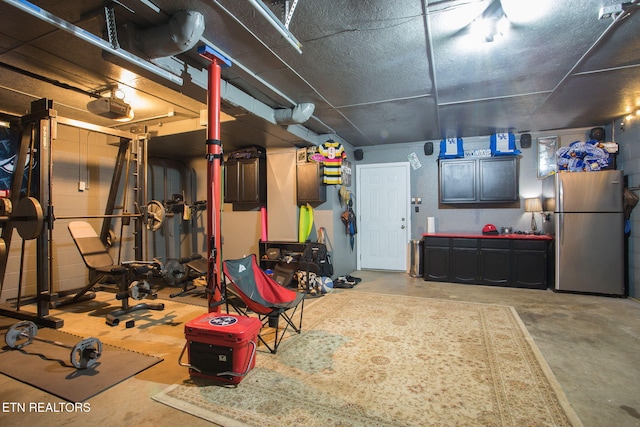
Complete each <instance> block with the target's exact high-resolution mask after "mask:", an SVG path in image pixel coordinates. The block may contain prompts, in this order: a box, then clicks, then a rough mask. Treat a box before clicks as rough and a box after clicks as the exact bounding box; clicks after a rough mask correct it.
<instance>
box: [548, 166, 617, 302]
mask: <svg viewBox="0 0 640 427" xmlns="http://www.w3.org/2000/svg"><path fill="white" fill-rule="evenodd" d="M623 191H624V183H623V176H622V171H619V170H606V171H599V172H563V173H558V174H555V175H552V176H550V177H548V178H546V179H545V180H544V182H543V188H542V194H543V206H544V207H545V210H546V211H548V212H553V221H552V224H550V225H551V226H552V228H553V231H552V232H553V234H554V243H555V261H556V262H555V289H556V290H557V291H569V292H583V293H594V294H603V295H611V296H623V295H624V293H625V291H624V289H625V286H624V213H623Z"/></svg>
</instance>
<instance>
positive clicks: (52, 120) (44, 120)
mask: <svg viewBox="0 0 640 427" xmlns="http://www.w3.org/2000/svg"><path fill="white" fill-rule="evenodd" d="M58 124H65V125H68V126H73V127H77V128H82V129H86V130H90V131H93V132H97V133H102V134H106V135H110V136H115V137H119V138H120V143H119V150H118V156H117V159H116V165H115V170H114V174H113V178H112V181H111V187H110V190H109V196H108V199H107V203H106V207H105V213H104V215H93V216H84V217H82V216H76V217H71V216H60V217H58V219H72V218H89V217H90V218H103V222H102V228H101V232H100V239H101V240H102V241H103V243H105V244H107V241H108V236H109V231H110V227H111V222H112V219H113V218H123V219H124V218H134V236H135V239H134V244H135V248H134V249H135V257H136V258H137V259H142V249H143V247H144V245H143V234H144V233H143V223H147V221H148V218H147V211H146V209H142V211H141V212H139V213H136V214H120V215H118V214H114V210H115V209H116V198H117V196H118V190H119V188H120V180H121V177H122V172H123V169H124V166H125V165H126V164H127V162H128V161H129V159H128V157H127V154H128V152H129V150H131V149H132V135H131V134H130V133H127V132H123V131H119V130H116V129H110V128H105V127H102V126H97V125H92V124H89V123H85V122H81V121H78V120H73V119H68V118H64V117H58V115H57V111H56V110H54V109H53V101H51V100H48V99H40V100H38V101H34V102H32V103H31V113H30V114H27V115H25V116H23V117H21V119H20V127H21V137H20V141H19V145H18V147H17V153H16V158H15V163H14V164H15V167H14V172H13V180H12V183H11V189H10V194H9V200H10V206H18V205H19V203H20V200H21V197H22V196H24V194H21V192H22V186H23V181H24V170H23V168H22V167H20V165H25V164H26V162H27V160H28V159H29V157H28V156H30V155H31V156H33V155H35V154H37V157H38V159H37V162H35V167H34V171H33V178H34V182H33V183H31V182H29V183H28V186H29V187H28V189H27V194H26V195H27V196H32V197H33V198H34V199H35V202H34V203H35V205H36V206H38V205H39V206H42V212H41V218H37V216H39V215H40V212H37V213H34V214H33V215H30V216H28V217H16V216H11V215H8V216H3V217H2V218H1V219H2V220H3V222H4V224H2V233H1V235H0V247H3V250H1V251H0V280H1V282H0V291H1V290H2V285H3V284H4V280H5V273H6V268H7V262H8V257H9V252H10V246H11V239H12V236H13V229H14V228H17V226H18V224H19V223H20V222H24V221H28V222H30V227H31V228H37V229H36V230H35V231H34V234H37V237H36V259H37V265H36V296H35V302H36V304H37V312H36V313H35V314H34V313H29V312H25V311H21V310H20V309H19V303H20V298H18V307H17V308H13V307H11V306H10V305H9V304H7V303H4V304H0V315H5V316H8V317H13V318H17V319H21V320H30V321H34V322H36V323H38V324H41V325H43V326H46V327H50V328H61V327H62V326H63V320H62V319H59V318H56V317H52V316H50V315H49V307H50V305H52V304H53V305H55V303H56V302H57V299H58V294H57V293H53V292H52V290H51V284H50V282H51V272H52V271H53V258H52V256H51V253H52V246H53V226H54V221H55V219H56V216H55V213H54V205H53V197H52V182H51V181H52V177H53V162H52V150H51V148H52V144H53V141H54V140H55V139H56V138H57V125H58ZM135 143H136V145H135V146H133V150H132V151H133V153H134V156H135V157H136V158H135V160H136V162H135V164H136V170H135V171H134V176H135V177H136V182H134V183H133V186H134V190H135V205H136V206H137V207H141V206H145V200H146V197H147V173H146V161H147V150H146V147H147V137H146V136H145V135H138V136H136V138H135ZM30 163H32V162H30ZM30 166H31V165H30ZM30 174H31V172H30ZM29 181H31V175H30V179H29ZM31 191H33V194H29V193H30V192H31ZM38 201H40V202H41V203H40V204H38ZM43 202H44V203H46V205H44V204H42V203H43ZM36 210H37V209H36ZM18 286H19V287H20V286H21V283H19V284H18Z"/></svg>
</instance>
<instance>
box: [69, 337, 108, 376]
mask: <svg viewBox="0 0 640 427" xmlns="http://www.w3.org/2000/svg"><path fill="white" fill-rule="evenodd" d="M100 356H102V342H100V340H99V339H98V338H94V337H89V338H85V339H83V340H82V341H80V342H79V343H78V344H76V345H75V347H73V349H72V350H71V354H70V358H71V364H72V365H73V366H75V367H76V369H86V368H91V367H92V366H93V365H95V364H96V362H97V361H98V359H99V358H100Z"/></svg>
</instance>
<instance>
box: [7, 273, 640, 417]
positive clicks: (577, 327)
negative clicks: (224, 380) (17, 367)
mask: <svg viewBox="0 0 640 427" xmlns="http://www.w3.org/2000/svg"><path fill="white" fill-rule="evenodd" d="M353 275H354V276H358V277H360V278H362V279H363V280H362V282H361V283H360V284H359V285H358V286H356V287H355V288H354V289H352V290H343V292H377V293H388V294H391V295H393V294H401V295H411V296H419V297H429V298H439V299H449V300H456V301H471V302H478V303H490V304H503V305H510V306H513V307H515V309H516V310H517V312H518V314H519V315H520V317H521V319H522V321H523V322H524V324H525V325H526V327H527V329H528V331H529V333H530V335H531V336H532V338H533V339H534V341H535V343H536V344H537V345H538V347H539V349H540V351H541V352H542V354H543V355H544V357H545V359H546V360H547V363H548V364H549V366H550V367H551V369H552V371H553V373H554V374H555V376H556V378H557V380H558V381H559V383H560V385H561V387H562V389H563V391H564V393H565V394H566V396H567V398H568V400H569V402H570V403H571V404H572V405H573V408H574V409H575V411H576V413H577V414H578V416H579V417H580V419H581V420H582V422H583V423H584V425H585V426H587V427H607V426H612V427H613V426H616V427H625V426H640V339H639V338H640V303H638V302H637V301H635V300H632V299H620V298H606V297H597V296H590V295H575V294H562V293H554V292H552V291H550V290H548V291H540V290H529V289H511V288H500V287H487V286H475V285H459V284H450V283H435V282H425V281H423V280H422V279H419V278H412V277H410V276H409V275H407V274H405V273H392V272H374V271H359V272H355V273H353ZM165 304H166V308H165V310H164V311H139V312H135V313H132V314H131V315H130V316H129V317H127V318H126V320H128V319H134V320H135V321H136V326H135V327H134V328H132V329H126V328H125V327H124V320H125V319H123V322H122V323H121V325H122V326H116V327H110V326H107V325H106V324H105V322H104V317H103V316H104V310H105V308H107V309H108V308H109V306H112V307H114V308H116V307H118V305H119V302H118V301H116V300H115V299H114V298H113V296H112V295H111V294H108V293H105V292H101V293H98V297H97V298H96V300H93V301H88V302H84V303H81V304H78V305H75V306H69V307H66V308H64V309H63V310H55V311H54V312H52V315H55V316H56V317H60V318H63V319H64V321H65V325H64V327H63V328H62V330H63V331H66V332H70V333H74V334H77V335H80V336H84V337H86V336H97V337H98V338H100V340H101V341H102V342H103V343H104V344H111V345H117V346H119V347H124V348H127V349H130V350H136V351H139V352H142V353H146V354H151V355H154V356H159V357H163V358H164V361H163V362H161V363H159V364H157V365H155V366H153V367H151V368H149V369H147V370H145V371H143V372H142V373H140V374H138V375H136V376H135V377H133V378H129V379H127V380H125V381H123V382H121V383H119V384H117V385H115V386H113V387H111V388H110V389H108V390H106V391H104V392H102V393H100V394H98V395H97V396H95V397H93V398H91V399H89V400H88V404H89V411H88V412H84V413H16V412H11V411H3V412H2V408H0V423H1V424H2V425H3V426H23V425H34V426H41V425H42V426H44V425H46V426H60V425H79V424H81V423H82V424H85V423H91V424H94V425H98V424H103V423H104V424H108V425H157V426H162V425H187V424H188V425H189V426H190V427H193V426H200V425H209V424H208V423H207V422H205V421H203V420H200V419H198V418H195V417H192V416H190V415H188V414H185V413H182V412H180V411H177V410H174V409H172V408H169V407H167V406H165V405H163V404H160V403H157V402H155V401H153V400H152V399H151V396H153V395H155V394H157V393H158V392H160V391H161V390H163V389H165V388H166V387H168V386H169V385H171V384H174V383H179V382H182V381H186V380H188V379H189V375H188V372H187V369H186V368H184V367H181V366H179V365H178V362H177V360H178V357H179V354H180V351H181V350H182V347H183V345H184V323H185V322H187V321H189V320H191V319H193V318H195V317H197V316H198V315H200V314H202V313H203V312H204V308H202V307H198V306H195V305H191V304H183V303H180V302H177V301H175V300H171V301H165ZM28 308H29V307H27V309H28ZM96 310H97V311H96ZM258 357H270V355H269V354H268V353H259V356H258ZM0 390H2V391H1V395H2V402H26V403H29V402H53V403H56V402H60V399H58V398H56V397H55V396H52V395H49V394H47V393H45V392H42V391H40V390H38V389H35V388H33V387H31V386H29V385H26V384H22V383H20V382H18V381H15V380H13V379H11V378H9V377H5V376H3V375H0Z"/></svg>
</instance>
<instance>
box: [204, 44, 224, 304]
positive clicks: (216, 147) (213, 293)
mask: <svg viewBox="0 0 640 427" xmlns="http://www.w3.org/2000/svg"><path fill="white" fill-rule="evenodd" d="M198 53H199V54H200V56H202V57H203V58H206V59H208V60H209V61H211V63H210V64H209V67H208V71H209V77H208V113H209V114H208V119H209V120H208V124H207V251H208V258H207V289H208V290H209V297H208V310H209V312H216V313H217V312H220V302H221V300H222V295H221V265H222V263H221V258H220V257H221V254H222V239H221V235H222V226H221V224H222V222H221V214H222V197H221V195H222V143H221V142H220V79H221V71H220V70H221V67H222V66H227V67H229V66H231V62H230V61H229V60H228V59H226V58H225V57H224V56H223V55H222V54H220V53H219V52H216V51H215V50H214V49H212V48H210V47H208V46H201V47H199V48H198Z"/></svg>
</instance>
